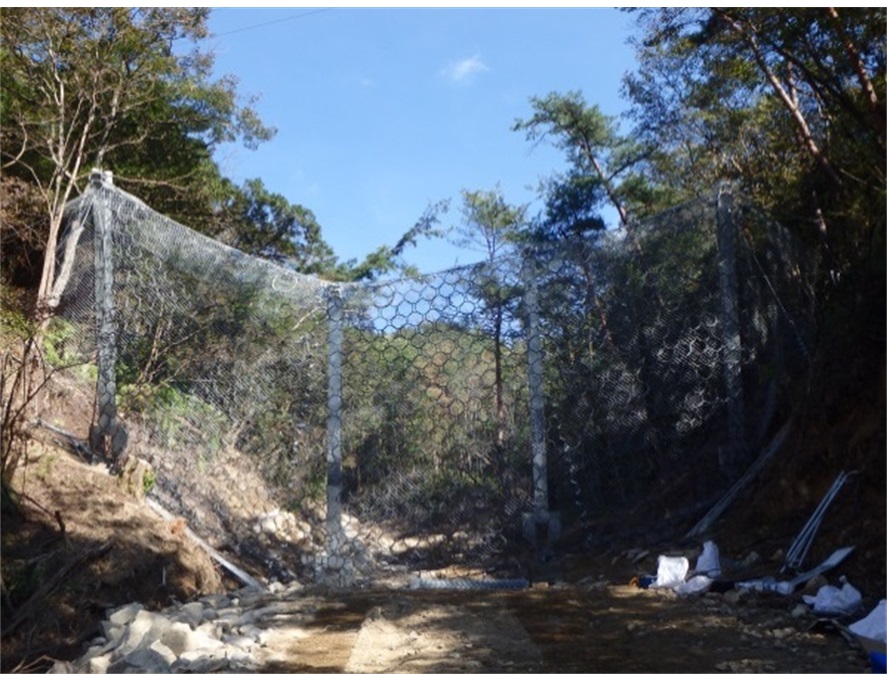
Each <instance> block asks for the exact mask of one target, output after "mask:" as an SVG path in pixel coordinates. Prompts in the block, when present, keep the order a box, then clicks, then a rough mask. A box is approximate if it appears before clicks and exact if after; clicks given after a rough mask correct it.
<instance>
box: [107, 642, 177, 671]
mask: <svg viewBox="0 0 887 674" xmlns="http://www.w3.org/2000/svg"><path fill="white" fill-rule="evenodd" d="M169 665H170V663H169V662H167V659H166V658H165V657H164V656H163V655H161V654H160V653H158V652H157V651H155V650H153V649H151V648H137V649H135V650H134V651H132V652H130V653H127V654H126V655H125V656H124V657H123V658H121V659H120V660H118V661H117V662H114V663H112V664H111V665H110V666H109V667H108V669H107V672H108V674H115V673H119V672H128V671H132V669H131V668H133V667H135V668H137V670H138V671H143V672H158V673H164V672H169V671H171V670H170V668H169Z"/></svg>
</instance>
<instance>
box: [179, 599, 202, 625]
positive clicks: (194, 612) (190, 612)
mask: <svg viewBox="0 0 887 674" xmlns="http://www.w3.org/2000/svg"><path fill="white" fill-rule="evenodd" d="M178 613H179V616H180V617H181V618H182V619H183V620H184V622H186V623H188V624H189V625H190V626H191V627H192V628H193V627H197V626H198V625H199V624H200V623H202V622H204V617H203V616H204V608H203V604H202V603H200V602H199V601H192V602H191V603H190V604H185V605H184V606H182V607H181V608H180V609H179V611H178Z"/></svg>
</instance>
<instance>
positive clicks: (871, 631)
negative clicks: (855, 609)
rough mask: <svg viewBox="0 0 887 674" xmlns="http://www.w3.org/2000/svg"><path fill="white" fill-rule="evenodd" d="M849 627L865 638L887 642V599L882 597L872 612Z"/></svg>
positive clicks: (854, 632)
mask: <svg viewBox="0 0 887 674" xmlns="http://www.w3.org/2000/svg"><path fill="white" fill-rule="evenodd" d="M849 629H850V631H851V632H853V634H855V635H857V636H860V637H863V638H864V639H871V640H872V641H879V642H881V643H885V642H887V599H882V600H881V601H880V602H879V603H878V605H877V606H875V608H873V609H872V612H871V613H869V614H868V615H867V616H866V617H865V618H863V619H862V620H857V621H856V622H855V623H853V624H852V625H850V626H849Z"/></svg>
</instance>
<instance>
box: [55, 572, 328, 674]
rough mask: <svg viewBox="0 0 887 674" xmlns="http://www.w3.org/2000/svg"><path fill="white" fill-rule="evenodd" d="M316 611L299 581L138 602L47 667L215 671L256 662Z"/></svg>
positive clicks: (97, 673) (110, 673)
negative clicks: (163, 604) (81, 649)
mask: <svg viewBox="0 0 887 674" xmlns="http://www.w3.org/2000/svg"><path fill="white" fill-rule="evenodd" d="M313 617H314V609H313V607H312V602H310V601H309V600H308V599H307V597H306V596H305V593H304V592H303V591H302V586H301V585H300V584H299V583H291V584H289V585H286V586H284V585H281V584H280V583H272V584H271V585H270V586H269V587H268V589H257V588H243V589H240V590H237V591H235V592H232V593H231V594H228V595H209V596H206V597H202V598H201V599H200V600H198V601H193V602H190V603H187V604H181V603H178V602H176V603H175V604H174V605H173V606H170V607H168V608H165V609H163V610H162V611H161V612H158V613H155V612H152V611H147V610H145V608H144V607H143V606H142V605H141V604H138V603H134V604H128V605H127V606H123V607H121V608H118V609H115V610H113V611H111V612H109V614H108V618H107V620H104V621H102V625H101V627H102V632H103V636H99V637H96V638H95V639H93V640H92V641H91V642H90V643H89V644H88V650H87V651H86V653H85V654H84V655H83V656H82V657H81V658H79V659H78V660H76V661H75V662H73V663H68V662H57V663H56V664H55V665H54V666H53V668H52V669H51V670H50V671H51V672H72V671H76V672H88V673H93V674H106V673H107V674H115V673H118V672H220V671H232V670H233V671H249V670H255V669H258V668H260V667H261V666H262V665H263V663H264V662H266V661H268V660H269V659H272V658H273V657H275V656H276V653H275V651H274V646H275V644H276V643H280V642H281V637H282V636H284V633H285V636H286V637H288V638H293V637H294V636H295V637H296V638H298V635H299V634H304V633H305V632H304V629H303V627H304V625H305V624H307V623H308V622H309V621H310V620H312V619H313Z"/></svg>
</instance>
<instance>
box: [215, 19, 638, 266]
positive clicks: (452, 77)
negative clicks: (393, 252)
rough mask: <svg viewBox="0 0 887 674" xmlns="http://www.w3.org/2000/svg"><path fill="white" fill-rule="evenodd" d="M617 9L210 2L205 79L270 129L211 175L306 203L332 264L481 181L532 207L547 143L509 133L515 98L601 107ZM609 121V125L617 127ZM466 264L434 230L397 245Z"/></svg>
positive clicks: (547, 160)
mask: <svg viewBox="0 0 887 674" xmlns="http://www.w3.org/2000/svg"><path fill="white" fill-rule="evenodd" d="M632 21H633V18H632V17H631V16H630V15H628V14H626V13H624V12H620V11H618V10H615V9H606V8H596V7H589V8H558V9H541V8H535V9H533V8H530V9H517V8H504V9H481V8H440V9H409V8H407V9H399V8H390V9H370V8H321V9H311V8H305V7H289V8H274V9H271V8H263V9H239V8H216V9H214V10H213V11H212V13H211V16H210V21H209V27H210V30H211V32H212V33H213V37H211V38H210V40H209V46H210V48H211V49H212V50H213V51H214V52H215V54H216V70H215V72H216V75H217V76H221V75H223V74H231V75H234V76H236V77H237V78H238V80H239V91H240V92H241V94H242V95H243V96H244V97H246V96H251V95H255V96H258V97H259V98H258V101H257V103H256V108H257V110H258V112H259V114H260V116H261V118H262V120H263V121H264V122H265V123H266V124H268V125H270V126H274V127H276V128H277V130H278V132H277V135H276V136H275V138H274V139H273V140H271V141H269V142H267V143H264V144H263V145H261V146H260V147H259V149H258V150H254V151H251V150H248V149H246V148H243V147H242V146H225V147H223V148H220V150H219V153H218V154H217V159H218V160H219V162H220V164H221V167H222V170H223V172H224V173H225V175H227V176H229V177H230V178H232V179H234V180H235V181H236V182H238V183H239V182H242V181H243V180H245V179H247V178H253V177H258V178H261V179H262V180H263V181H264V183H265V185H266V187H268V189H270V190H271V191H273V192H278V193H280V194H282V195H284V196H285V197H286V198H287V199H288V200H289V201H290V202H292V203H298V204H301V205H303V206H305V207H307V208H309V209H311V210H312V211H313V212H314V214H315V216H316V217H317V220H318V222H319V223H320V225H321V228H322V232H323V236H324V238H325V239H326V241H327V242H328V243H329V244H330V245H331V246H332V248H333V250H334V251H335V253H336V255H337V256H338V257H339V258H340V260H348V259H352V258H355V259H358V260H362V259H363V258H364V257H365V256H366V255H367V254H368V253H370V252H371V251H373V250H375V249H376V248H378V247H379V246H380V245H393V244H394V243H396V241H397V240H398V239H399V238H400V236H401V235H402V234H403V233H404V232H406V231H407V230H408V229H409V228H410V227H411V226H412V225H413V223H415V222H416V220H417V219H418V218H419V217H420V216H421V215H422V213H423V212H424V211H425V210H426V208H427V207H428V206H429V204H432V203H434V202H437V201H439V200H442V199H450V203H451V208H450V212H449V214H448V215H447V216H446V217H445V220H444V224H446V225H457V224H458V223H459V219H460V212H459V210H460V209H459V206H460V203H461V201H460V192H461V191H462V190H463V189H469V190H478V189H482V190H490V189H494V188H495V187H496V186H497V185H498V186H499V187H500V188H501V189H502V191H503V193H504V195H505V197H506V199H507V201H508V202H509V203H511V204H514V205H519V204H531V206H530V213H533V212H536V211H538V210H539V205H538V201H537V196H536V191H535V188H536V186H537V185H538V182H539V179H540V178H544V177H546V176H550V175H552V174H553V173H555V172H558V171H561V170H563V169H564V167H565V162H564V157H563V153H562V152H561V151H559V150H556V149H555V148H552V147H550V146H547V145H538V146H536V147H534V146H533V145H532V144H531V143H530V142H528V141H527V140H526V139H525V137H524V134H523V133H521V132H515V131H512V130H511V127H512V125H513V124H514V121H515V120H516V119H518V118H528V117H530V116H531V115H532V110H531V108H530V103H529V99H530V97H531V96H540V97H541V96H545V95H546V94H548V93H550V92H552V91H557V92H561V93H566V92H567V91H570V90H579V91H581V92H582V93H583V95H584V96H585V99H586V101H587V102H588V103H589V104H597V105H598V106H599V107H600V108H601V110H602V111H603V112H604V113H605V114H607V115H611V116H618V115H619V114H620V113H621V112H623V111H624V110H625V108H626V103H625V102H624V101H623V100H622V99H621V98H620V84H621V78H622V76H623V74H624V73H625V72H626V71H630V70H632V69H633V68H634V65H635V61H634V55H633V52H632V50H631V48H630V47H629V46H628V45H626V40H627V38H628V37H629V35H630V34H631V31H632ZM623 128H624V127H623ZM475 259H476V255H475V254H473V253H471V252H470V251H464V250H459V249H457V248H455V247H454V246H452V245H449V244H447V243H445V242H443V241H441V240H427V241H423V242H422V243H420V245H419V246H418V247H417V248H414V249H410V250H408V251H407V253H406V255H405V260H406V261H407V262H409V263H411V264H414V265H416V266H418V267H419V269H421V270H422V271H424V272H430V271H438V270H442V269H446V268H448V267H451V266H453V265H455V264H457V263H459V264H461V263H467V262H471V261H473V260H475Z"/></svg>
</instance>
